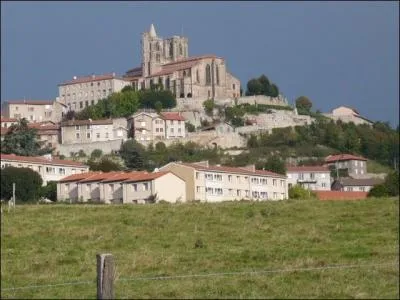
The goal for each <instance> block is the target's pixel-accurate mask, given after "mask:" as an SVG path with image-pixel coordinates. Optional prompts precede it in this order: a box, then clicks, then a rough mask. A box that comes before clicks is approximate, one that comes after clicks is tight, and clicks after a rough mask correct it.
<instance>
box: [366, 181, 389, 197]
mask: <svg viewBox="0 0 400 300" xmlns="http://www.w3.org/2000/svg"><path fill="white" fill-rule="evenodd" d="M387 196H388V190H387V188H386V186H385V185H384V184H377V185H375V186H374V187H373V188H372V189H370V190H369V192H368V195H367V197H376V198H380V197H387Z"/></svg>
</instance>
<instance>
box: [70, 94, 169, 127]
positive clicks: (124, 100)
mask: <svg viewBox="0 0 400 300" xmlns="http://www.w3.org/2000/svg"><path fill="white" fill-rule="evenodd" d="M175 106H176V99H175V97H174V96H173V94H172V93H171V92H170V91H168V90H163V89H149V90H140V91H135V90H134V89H133V88H132V87H130V86H128V87H125V88H123V89H122V90H121V92H118V93H113V94H111V95H110V96H108V97H107V98H105V99H102V100H99V101H98V102H97V103H96V104H95V105H90V106H87V107H85V108H84V109H83V110H82V111H80V112H78V113H75V112H73V111H70V112H68V113H67V114H66V115H65V117H64V120H71V119H72V118H76V119H78V120H87V119H89V118H90V119H92V120H98V119H105V118H120V117H128V116H130V115H132V114H134V113H135V112H136V111H137V110H138V109H140V108H151V109H156V110H157V111H161V109H165V108H173V107H175Z"/></svg>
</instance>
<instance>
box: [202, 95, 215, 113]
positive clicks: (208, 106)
mask: <svg viewBox="0 0 400 300" xmlns="http://www.w3.org/2000/svg"><path fill="white" fill-rule="evenodd" d="M203 107H204V111H205V112H206V114H207V115H208V116H210V117H211V116H212V115H213V111H214V107H215V104H214V100H212V99H208V100H206V101H204V102H203Z"/></svg>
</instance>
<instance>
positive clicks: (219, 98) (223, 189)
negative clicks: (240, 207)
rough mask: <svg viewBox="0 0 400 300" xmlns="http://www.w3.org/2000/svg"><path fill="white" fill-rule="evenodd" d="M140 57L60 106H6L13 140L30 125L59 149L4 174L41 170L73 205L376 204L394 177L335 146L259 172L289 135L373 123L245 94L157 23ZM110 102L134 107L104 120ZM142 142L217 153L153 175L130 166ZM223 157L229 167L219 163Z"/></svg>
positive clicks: (77, 84)
mask: <svg viewBox="0 0 400 300" xmlns="http://www.w3.org/2000/svg"><path fill="white" fill-rule="evenodd" d="M140 51H141V58H142V59H141V61H142V63H141V66H135V67H133V68H132V66H127V72H126V73H125V74H123V75H117V74H115V73H110V74H100V75H96V74H92V75H89V76H74V77H73V78H72V79H71V80H66V81H63V82H61V83H60V84H59V85H58V89H59V94H58V96H56V97H55V99H54V100H46V101H44V100H31V99H24V100H8V101H5V102H4V105H3V107H2V116H1V139H2V141H4V140H6V139H10V136H11V135H12V134H13V132H14V130H15V128H16V127H18V126H20V124H21V120H22V119H25V120H26V121H27V125H26V126H27V128H28V129H32V130H34V131H35V132H36V134H37V136H38V138H39V140H40V141H41V143H42V144H43V146H46V147H48V148H49V149H52V150H51V153H46V154H44V155H38V156H30V155H18V154H15V153H11V152H10V153H7V152H4V153H3V149H2V154H1V168H2V169H4V168H6V167H10V166H13V167H18V168H19V167H24V168H30V169H32V170H34V171H36V172H37V173H39V174H40V176H41V177H42V179H43V185H46V184H47V183H49V182H57V200H58V201H66V202H71V203H74V202H101V203H130V204H132V203H149V202H150V203H153V202H159V201H166V202H173V203H175V202H188V201H197V200H199V201H205V202H219V201H227V200H283V199H288V198H289V197H290V192H289V191H290V190H291V189H293V188H295V187H298V186H299V187H301V188H302V189H305V190H308V191H312V192H313V193H315V194H316V195H317V196H318V197H319V198H335V197H336V198H365V197H366V196H367V194H368V192H369V191H370V190H371V189H372V188H373V187H374V186H376V185H379V184H382V183H383V182H384V180H385V176H386V172H374V173H372V172H369V170H368V168H367V161H369V159H367V158H365V157H363V156H362V155H356V154H355V153H349V152H343V151H338V150H337V149H336V150H334V147H331V148H329V147H325V148H323V147H322V148H323V149H322V150H321V149H320V148H318V147H315V149H308V150H310V151H311V152H312V151H313V150H315V151H316V152H318V151H322V152H321V153H324V151H328V152H327V153H329V154H328V155H325V156H322V155H320V156H319V157H317V158H316V157H315V155H312V153H311V152H310V153H311V154H310V155H304V156H303V157H300V154H299V153H295V154H288V155H285V157H283V154H282V153H283V151H286V150H287V149H286V148H285V149H286V150H284V149H283V150H282V149H280V150H276V149H275V150H271V153H276V154H275V157H278V158H279V159H278V160H282V162H283V164H284V168H285V171H284V172H279V170H278V169H274V170H270V169H268V168H266V167H265V166H266V165H267V164H264V165H260V163H261V162H262V163H264V162H265V161H266V160H267V159H265V160H263V158H264V155H265V154H259V155H258V156H257V158H258V160H257V162H255V161H254V160H251V159H252V158H249V159H248V161H246V162H245V160H244V159H243V157H245V156H246V155H247V156H251V153H255V152H252V151H253V150H252V149H255V148H256V146H257V145H259V144H262V143H264V145H266V146H271V145H272V144H273V143H274V142H273V141H272V140H271V136H274V135H278V134H282V132H286V133H287V134H284V135H283V137H282V138H281V140H282V141H283V140H284V138H289V137H290V136H291V134H296V136H300V132H301V130H302V129H301V128H312V126H314V125H315V124H320V123H319V122H326V123H327V124H328V123H329V122H330V121H331V120H332V123H329V124H333V125H332V126H336V125H334V124H339V125H338V126H348V127H346V128H350V129H352V127H351V126H361V127H360V128H364V129H363V130H373V129H374V122H372V121H371V120H368V119H367V118H365V117H363V116H361V115H360V114H359V113H358V111H357V110H356V109H354V108H350V107H347V106H345V105H341V106H338V107H337V108H335V109H333V110H332V111H331V112H329V113H320V112H316V113H315V112H311V111H310V107H308V108H307V109H308V110H307V112H306V113H304V111H303V108H304V107H301V106H299V105H291V104H290V103H289V101H288V100H287V99H286V98H285V97H284V96H282V95H281V94H280V93H279V89H278V87H277V85H275V84H273V83H272V82H270V81H269V79H268V78H266V77H265V76H264V75H262V76H260V78H258V79H251V80H250V81H249V82H248V84H247V90H246V91H245V92H243V90H244V88H243V83H241V82H240V81H239V80H238V79H237V78H236V77H235V76H234V75H233V74H232V73H230V71H229V69H228V63H227V62H226V60H225V59H224V58H221V57H218V56H216V55H202V56H195V57H191V56H189V42H188V39H187V38H186V37H182V36H173V37H170V38H161V37H160V36H158V34H157V32H156V29H155V27H154V25H153V24H152V25H151V26H150V29H149V31H148V32H144V33H143V34H142V39H141V50H140ZM128 68H129V69H128ZM262 84H265V88H264V89H263V88H262ZM257 89H258V90H257ZM146 93H147V94H146ZM146 95H147V96H148V97H147V96H146ZM171 95H172V96H171ZM138 97H139V100H138ZM146 97H147V98H146ZM104 99H106V100H104ZM113 99H114V100H115V101H114V100H113ZM126 99H128V100H126ZM130 99H132V100H130ZM143 99H150V100H146V101H148V102H149V103H150V104H149V105H147V106H146V105H144V104H143V103H144V101H145V100H143ZM107 101H109V102H107ZM111 101H114V102H111ZM124 101H125V102H124ZM129 101H131V102H129ZM140 101H142V102H140ZM300 102H301V101H299V103H300ZM107 103H117V104H116V105H114V108H109V107H106V108H105V110H107V109H109V111H112V109H116V108H115V107H116V106H118V105H121V107H125V106H123V105H125V104H121V103H127V106H126V107H127V108H124V109H121V111H122V113H121V114H120V115H113V114H112V113H111V114H108V117H103V115H106V114H105V113H104V111H103V112H101V113H103V115H101V114H97V115H96V114H95V112H96V111H97V112H98V111H99V110H101V109H102V108H101V107H102V105H103V106H104V105H105V106H107ZM138 103H139V104H138ZM141 104H143V105H142V107H141V106H140V105H141ZM296 104H297V103H296ZM131 111H132V113H130V112H131ZM97 116H100V117H97ZM321 120H323V121H321ZM324 120H325V121H324ZM313 124H314V125H313ZM343 124H345V125H343ZM346 124H348V125H346ZM335 128H336V127H335ZM368 128H371V129H368ZM350 129H349V130H350ZM279 130H282V131H279ZM284 130H287V131H284ZM326 130H329V128H328V125H327V129H326ZM337 134H338V136H339V135H340V134H341V133H340V132H339V133H337ZM332 136H333V135H332ZM268 138H270V140H268ZM397 138H398V137H397ZM278 139H279V138H277V140H278ZM333 140H335V139H333ZM263 141H264V142H263ZM265 141H267V142H265ZM296 141H297V143H298V144H301V143H299V142H298V140H296ZM133 142H134V143H135V144H139V145H141V146H140V147H142V148H141V149H145V150H146V149H147V150H148V149H150V148H151V149H154V150H151V151H153V152H154V153H156V152H157V151H159V152H160V153H161V152H162V151H164V152H165V151H168V149H174V148H173V147H179V146H177V145H178V144H182V145H189V146H190V145H192V146H193V145H195V146H194V147H195V148H196V147H197V148H199V149H200V148H202V149H203V148H204V149H206V150H204V153H208V154H207V155H209V156H210V159H201V160H198V161H184V159H183V158H182V157H181V158H179V157H178V158H176V157H174V155H172V154H171V155H169V157H168V158H165V159H164V158H163V159H164V161H162V160H160V161H159V163H155V164H154V165H151V164H147V168H146V167H143V166H142V165H139V164H134V163H133V164H129V163H127V162H128V161H129V160H130V159H131V157H134V156H135V155H137V152H135V151H131V152H129V151H130V150H129V151H128V150H127V152H126V154H125V157H124V155H123V153H122V149H123V145H131V144H129V143H133ZM331 142H332V141H331ZM287 143H288V144H290V143H291V141H288V142H287ZM293 143H295V142H293ZM327 143H328V142H327ZM332 143H333V142H332ZM277 144H278V143H277ZM254 145H255V146H254ZM346 145H347V144H346ZM397 146H398V140H397ZM135 147H136V146H135ZM170 147H172V148H170ZM346 147H350V146H348V145H347V146H346ZM354 147H359V149H361V146H354ZM395 147H396V145H395ZM2 148H3V147H2ZM364 148H365V147H364ZM160 149H161V150H160ZM162 149H167V150H162ZM332 149H333V150H332ZM355 149H356V148H355ZM99 150H100V152H101V155H103V156H108V157H112V159H113V162H114V163H120V164H121V165H124V164H125V165H124V167H122V168H121V169H119V170H111V171H110V172H107V171H100V170H95V169H93V167H91V166H89V163H88V158H89V157H90V158H92V154H93V153H94V152H96V151H97V152H99ZM143 151H144V150H143ZM148 151H150V150H148ZM193 151H195V150H193ZM196 151H197V150H196ZM199 151H200V150H199ZM202 151H203V150H202ZM207 151H208V152H207ZM213 151H214V152H213ZM254 151H255V150H254ZM390 151H391V150H390ZM171 153H173V151H172V150H171ZM129 155H131V156H129ZM157 155H159V156H161V155H162V154H157ZM388 155H389V154H388ZM397 155H398V153H397ZM155 156H156V154H154V157H155ZM371 156H372V154H371ZM217 157H218V159H219V161H214V160H215V159H216V158H217ZM268 157H269V156H268ZM321 157H322V158H321ZM201 158H204V157H203V156H202V157H201ZM265 158H267V155H265ZM89 160H90V159H89ZM239 160H241V162H245V163H244V164H243V163H241V162H239ZM382 160H383V159H382ZM304 161H310V162H312V164H311V163H310V164H305V163H304ZM161 162H162V163H161ZM214 162H217V163H214ZM247 162H249V163H247ZM144 164H145V163H144ZM150 166H153V167H151V168H150ZM397 166H398V160H397V162H396V161H394V168H395V169H396V168H398V167H397ZM389 168H390V167H388V169H389ZM376 173H379V174H376ZM172 186H173V187H174V188H173V189H171V187H172Z"/></svg>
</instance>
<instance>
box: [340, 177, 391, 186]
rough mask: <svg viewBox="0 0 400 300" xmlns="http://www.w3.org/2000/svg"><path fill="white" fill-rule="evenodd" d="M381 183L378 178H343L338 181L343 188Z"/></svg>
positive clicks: (381, 180)
mask: <svg viewBox="0 0 400 300" xmlns="http://www.w3.org/2000/svg"><path fill="white" fill-rule="evenodd" d="M382 182H383V179H380V178H367V179H355V178H351V177H345V178H341V179H340V183H341V184H342V185H343V186H374V185H377V184H380V183H382Z"/></svg>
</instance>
